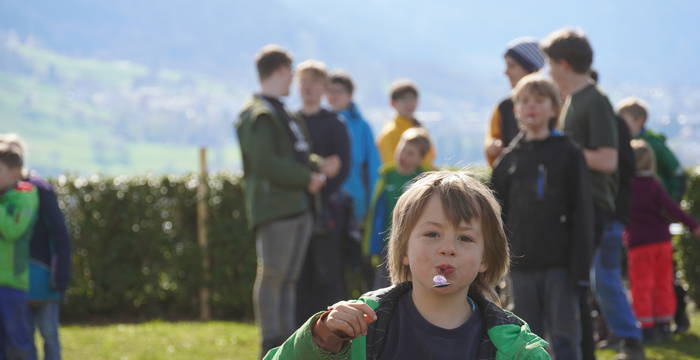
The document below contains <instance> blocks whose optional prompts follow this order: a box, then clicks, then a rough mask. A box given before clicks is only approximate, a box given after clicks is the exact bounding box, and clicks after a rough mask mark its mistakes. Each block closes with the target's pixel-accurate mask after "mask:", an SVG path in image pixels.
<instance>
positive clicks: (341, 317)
mask: <svg viewBox="0 0 700 360" xmlns="http://www.w3.org/2000/svg"><path fill="white" fill-rule="evenodd" d="M343 310H344V311H342V310H338V311H336V312H334V313H331V314H330V315H328V319H329V320H335V321H337V322H338V324H339V325H340V327H339V330H343V331H344V332H347V329H345V326H348V327H349V328H350V329H349V330H350V332H348V335H350V336H351V337H353V338H354V337H356V336H358V335H359V334H361V333H362V328H361V327H360V326H359V323H358V321H357V319H356V316H355V315H354V314H352V313H349V312H348V310H347V309H343Z"/></svg>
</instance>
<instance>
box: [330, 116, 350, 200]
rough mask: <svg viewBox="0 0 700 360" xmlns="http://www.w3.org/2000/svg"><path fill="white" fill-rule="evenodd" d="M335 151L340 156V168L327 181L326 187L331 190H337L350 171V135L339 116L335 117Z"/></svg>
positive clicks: (333, 120)
mask: <svg viewBox="0 0 700 360" xmlns="http://www.w3.org/2000/svg"><path fill="white" fill-rule="evenodd" d="M328 120H332V122H333V128H332V130H333V134H331V136H332V137H333V147H334V149H333V153H334V154H335V155H337V156H338V157H339V158H340V170H339V171H338V174H337V175H336V176H335V177H332V178H329V179H328V180H327V182H326V187H327V188H329V189H330V190H331V192H336V191H337V190H338V189H340V187H341V186H342V185H343V183H344V182H345V179H347V177H348V174H349V173H350V160H351V159H350V136H349V135H348V131H347V129H346V128H345V124H343V123H342V122H340V120H338V119H337V118H335V117H333V119H328Z"/></svg>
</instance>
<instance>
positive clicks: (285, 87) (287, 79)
mask: <svg viewBox="0 0 700 360" xmlns="http://www.w3.org/2000/svg"><path fill="white" fill-rule="evenodd" d="M272 76H274V77H275V83H276V84H279V88H280V89H281V90H282V96H288V95H289V87H290V86H292V80H293V79H294V71H292V67H291V65H290V66H280V67H279V68H277V70H275V72H274V73H273V74H272Z"/></svg>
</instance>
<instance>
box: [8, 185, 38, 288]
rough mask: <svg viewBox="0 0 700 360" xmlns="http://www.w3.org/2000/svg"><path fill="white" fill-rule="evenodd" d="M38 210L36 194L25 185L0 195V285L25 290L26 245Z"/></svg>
mask: <svg viewBox="0 0 700 360" xmlns="http://www.w3.org/2000/svg"><path fill="white" fill-rule="evenodd" d="M38 209H39V195H38V192H37V190H36V188H35V187H34V185H32V184H30V183H28V182H19V183H18V184H17V186H15V187H14V188H12V189H10V190H7V191H6V192H5V193H3V194H0V286H5V287H11V288H15V289H19V290H25V291H26V290H27V289H28V288H29V242H30V240H31V239H32V231H33V229H34V223H35V222H36V218H37V214H38Z"/></svg>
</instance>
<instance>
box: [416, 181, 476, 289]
mask: <svg viewBox="0 0 700 360" xmlns="http://www.w3.org/2000/svg"><path fill="white" fill-rule="evenodd" d="M483 255H484V238H483V234H482V232H481V221H480V220H479V219H472V221H470V222H464V221H462V223H460V224H459V226H458V227H457V228H455V227H454V226H453V225H452V223H451V222H450V221H449V220H448V218H447V216H446V215H445V211H444V209H443V208H442V202H441V201H440V198H439V196H438V195H433V196H432V197H431V198H430V199H429V200H428V202H427V204H426V206H425V208H424V209H423V213H422V214H421V216H420V217H419V218H418V221H417V223H416V225H415V227H414V228H413V230H412V231H411V234H409V238H408V249H407V252H406V255H405V256H404V258H403V264H404V265H408V266H409V268H410V269H411V280H412V281H413V287H414V289H415V288H420V290H421V291H422V292H437V293H441V294H453V293H460V292H463V293H464V295H465V296H466V293H467V292H468V291H469V286H470V285H471V284H472V282H474V279H476V276H477V275H478V274H479V273H481V272H484V271H486V268H487V267H486V264H485V263H484V259H483ZM438 274H442V275H444V276H445V277H446V278H447V280H448V281H449V282H450V283H452V285H450V286H446V287H443V288H434V287H433V276H435V275H438Z"/></svg>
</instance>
